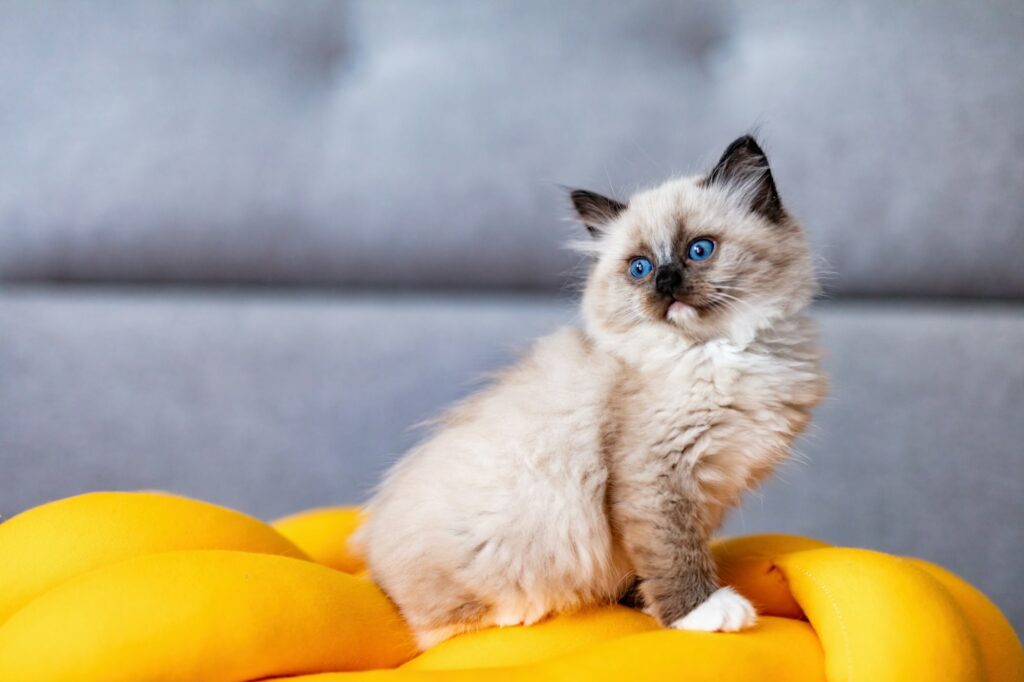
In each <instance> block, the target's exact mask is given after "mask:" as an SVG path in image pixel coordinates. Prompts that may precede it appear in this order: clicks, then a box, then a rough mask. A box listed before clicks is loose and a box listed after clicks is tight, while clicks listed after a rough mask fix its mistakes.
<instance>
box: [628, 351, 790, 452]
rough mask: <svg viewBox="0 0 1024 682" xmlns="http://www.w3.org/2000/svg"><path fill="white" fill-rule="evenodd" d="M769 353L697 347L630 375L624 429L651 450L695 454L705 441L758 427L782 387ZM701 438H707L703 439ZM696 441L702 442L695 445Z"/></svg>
mask: <svg viewBox="0 0 1024 682" xmlns="http://www.w3.org/2000/svg"><path fill="white" fill-rule="evenodd" d="M771 363H772V359H771V358H770V357H764V356H760V355H757V354H754V353H750V352H748V351H744V350H742V349H737V348H734V347H730V346H726V345H721V346H709V347H706V348H701V349H699V350H695V351H694V352H692V353H689V354H687V355H685V356H683V357H681V358H679V359H678V360H677V361H675V362H666V363H665V364H664V365H663V366H661V367H656V366H655V367H647V368H644V371H641V372H637V373H635V374H634V375H633V376H631V377H630V382H631V383H632V384H633V390H631V391H630V395H631V396H632V400H631V401H630V402H631V404H630V405H629V406H628V408H627V409H625V410H624V411H623V417H624V424H623V433H624V435H626V436H627V437H628V439H629V440H630V441H631V444H632V445H633V446H635V447H637V448H638V449H642V450H644V451H646V452H648V453H650V454H651V455H652V456H655V457H661V458H670V459H685V458H686V457H687V456H690V457H691V458H696V457H697V456H699V454H700V451H701V449H702V448H703V449H707V448H708V447H709V446H712V445H713V443H711V442H707V441H710V439H711V438H712V437H713V436H715V435H716V432H717V436H718V437H719V439H721V438H724V437H725V436H726V435H727V434H728V433H730V432H733V431H736V430H737V429H740V428H747V429H752V428H756V424H754V423H753V422H756V421H757V420H758V419H759V417H761V416H762V415H765V414H768V413H770V412H771V410H772V409H773V405H775V404H777V403H778V401H779V396H780V394H781V393H783V392H784V391H785V387H784V383H785V380H784V378H783V377H781V376H775V375H777V374H778V372H773V371H772V368H771ZM702 439H703V440H704V441H706V442H704V443H703V444H701V441H702ZM698 445H700V447H696V446H698Z"/></svg>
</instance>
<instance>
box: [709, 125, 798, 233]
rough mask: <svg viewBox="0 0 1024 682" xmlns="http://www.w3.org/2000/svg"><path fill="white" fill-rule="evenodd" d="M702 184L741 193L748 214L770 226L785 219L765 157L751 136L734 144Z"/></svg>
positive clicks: (737, 140)
mask: <svg viewBox="0 0 1024 682" xmlns="http://www.w3.org/2000/svg"><path fill="white" fill-rule="evenodd" d="M701 184H702V185H703V186H705V187H710V186H712V185H719V186H721V187H725V188H728V189H729V190H730V191H734V192H736V193H738V194H740V196H741V197H742V198H743V201H744V203H745V204H746V205H747V206H748V207H749V208H750V210H751V211H753V212H754V213H757V214H759V215H761V216H763V217H765V218H767V219H768V220H770V221H771V222H773V223H777V222H780V221H781V220H782V219H783V217H785V214H786V213H785V210H784V209H783V208H782V201H781V200H780V199H779V193H778V191H777V190H776V188H775V180H774V179H773V178H772V170H771V168H770V167H769V165H768V157H767V156H765V153H764V150H762V149H761V146H760V145H759V144H757V140H755V139H754V138H753V137H752V136H750V135H744V136H743V137H740V138H738V139H736V140H735V141H733V143H732V144H730V145H729V146H728V148H726V150H725V153H723V154H722V158H721V159H719V161H718V163H717V164H716V165H715V167H714V168H712V169H711V172H710V173H708V175H707V177H706V178H704V180H703V181H702V183H701Z"/></svg>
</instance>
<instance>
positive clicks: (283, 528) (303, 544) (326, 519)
mask: <svg viewBox="0 0 1024 682" xmlns="http://www.w3.org/2000/svg"><path fill="white" fill-rule="evenodd" d="M361 520H362V514H361V513H360V511H359V510H358V509H356V508H355V507H321V508H320V509H311V510H309V511H306V512H302V513H300V514H294V515H292V516H286V517H285V518H283V519H279V520H277V521H274V522H273V523H272V524H270V525H271V526H273V528H274V530H276V531H277V532H278V533H280V534H281V535H283V536H285V537H286V538H288V539H289V540H291V541H292V542H293V543H295V545H296V546H298V547H299V548H300V549H302V551H304V552H305V553H306V554H308V555H309V557H310V558H311V559H312V560H313V561H316V562H317V563H320V564H323V565H324V566H330V567H331V568H334V569H337V570H339V571H344V572H345V573H359V572H360V571H362V570H363V569H364V568H366V567H365V566H364V565H363V560H362V558H361V557H358V556H353V555H352V554H351V553H350V552H349V551H348V547H347V545H346V542H345V541H346V540H347V539H348V536H349V535H351V534H352V532H353V531H355V529H356V528H357V527H358V526H359V523H360V521H361Z"/></svg>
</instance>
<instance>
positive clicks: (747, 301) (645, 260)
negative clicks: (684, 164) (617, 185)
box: [571, 136, 816, 341]
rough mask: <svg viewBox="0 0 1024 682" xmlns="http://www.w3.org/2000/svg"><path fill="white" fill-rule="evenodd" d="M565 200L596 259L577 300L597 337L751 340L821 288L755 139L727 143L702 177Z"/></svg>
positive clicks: (799, 232) (576, 193)
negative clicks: (622, 197)
mask: <svg viewBox="0 0 1024 682" xmlns="http://www.w3.org/2000/svg"><path fill="white" fill-rule="evenodd" d="M571 197H572V201H573V205H574V206H575V208H576V212H577V214H578V216H579V218H580V220H581V221H582V222H583V224H584V225H585V226H586V228H587V231H588V232H589V233H590V235H591V237H592V239H591V240H589V242H588V243H587V244H586V245H585V246H584V250H585V251H587V252H589V253H591V254H593V255H594V256H595V257H596V259H595V262H594V264H593V267H592V268H591V271H590V275H589V277H588V279H587V284H586V289H585V292H584V299H583V310H584V316H585V318H586V322H587V325H588V327H589V328H590V329H591V331H592V332H594V333H595V334H599V335H614V336H617V337H618V336H622V335H625V336H626V337H627V338H628V337H629V336H630V335H635V334H645V333H646V334H656V335H659V336H662V335H664V334H666V333H671V334H675V335H678V336H680V337H683V338H685V339H688V340H690V341H708V340H711V339H716V338H727V339H732V340H740V339H744V338H747V339H749V338H750V337H752V336H753V334H754V333H756V331H757V330H759V329H763V328H765V327H767V326H768V325H770V324H771V323H772V321H773V320H776V319H779V318H781V317H785V316H788V315H792V314H793V313H795V312H797V311H798V310H800V309H801V308H803V307H804V306H806V305H807V304H808V303H809V302H810V300H811V298H812V297H813V295H814V292H815V290H816V285H815V280H814V270H813V267H812V263H811V258H810V254H809V250H808V246H807V242H806V239H805V238H804V234H803V231H802V229H801V228H800V226H799V225H798V224H797V223H796V222H795V221H794V220H792V219H791V218H790V217H789V215H788V214H787V213H786V211H785V210H784V209H783V207H782V202H781V201H780V200H779V195H778V193H777V192H776V189H775V182H774V180H773V179H772V173H771V170H770V168H769V167H768V160H767V158H766V157H765V155H764V152H763V151H761V148H760V147H759V146H758V144H757V142H756V141H754V139H753V138H752V137H749V136H747V137H741V138H740V139H738V140H736V141H735V142H733V143H732V144H731V145H729V148H728V149H726V150H725V153H724V154H723V155H722V158H721V160H720V161H719V162H718V164H717V165H716V166H715V167H714V168H713V169H712V170H711V172H710V173H708V174H707V175H704V176H696V177H689V178H681V179H677V180H670V181H669V182H666V183H665V184H663V185H661V186H660V187H657V188H655V189H651V190H648V191H645V192H641V193H639V194H636V195H635V196H633V197H632V198H630V200H629V202H628V203H626V204H623V203H620V202H618V201H615V200H614V199H609V198H607V197H603V196H601V195H599V194H595V193H593V192H588V191H585V190H574V191H573V192H572V194H571Z"/></svg>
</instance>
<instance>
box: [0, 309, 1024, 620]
mask: <svg viewBox="0 0 1024 682" xmlns="http://www.w3.org/2000/svg"><path fill="white" fill-rule="evenodd" d="M815 314H816V315H817V317H818V318H819V319H820V321H821V323H822V327H823V331H824V337H825V344H826V346H827V348H828V351H829V358H828V370H829V372H830V373H831V375H832V383H833V388H832V395H833V396H834V397H833V398H831V399H829V400H828V401H826V402H825V403H824V404H823V405H822V407H821V408H820V409H819V410H818V411H817V414H816V417H815V420H814V422H813V424H812V427H811V429H810V432H809V434H808V436H807V437H806V438H804V439H803V440H802V441H801V443H800V445H799V446H798V450H799V452H800V453H801V456H800V457H798V460H799V461H798V462H794V463H793V464H792V465H790V466H787V467H784V468H783V469H782V471H780V472H779V474H778V476H776V478H775V479H774V480H773V481H771V482H770V483H769V484H768V485H767V486H766V488H765V489H764V491H763V494H762V493H758V494H755V495H752V496H751V497H750V499H749V500H748V501H747V503H746V505H745V506H744V507H743V508H742V509H741V510H740V511H739V512H737V513H736V514H734V515H733V518H732V520H731V522H730V523H729V525H728V527H727V529H726V531H727V532H730V533H750V532H766V531H767V532H792V533H798V534H802V535H808V536H813V537H819V538H821V539H822V540H826V541H828V542H831V543H836V544H842V545H850V546H865V547H873V548H876V549H880V550H883V551H891V552H899V553H902V554H916V555H920V556H923V557H925V558H928V559H930V560H933V561H938V562H939V563H942V564H943V565H946V566H949V567H950V568H952V569H953V570H954V571H956V572H957V573H960V574H961V575H963V576H964V577H965V578H967V579H968V580H969V581H971V582H973V583H975V584H977V585H978V586H979V587H981V588H982V590H984V591H985V592H987V593H989V594H991V595H993V597H994V598H995V600H996V602H997V603H999V604H1001V605H1002V606H1003V608H1004V609H1006V610H1007V612H1008V614H1009V615H1010V617H1011V619H1012V620H1013V621H1014V622H1015V623H1016V624H1017V626H1018V627H1021V626H1024V596H1022V593H1021V591H1020V590H1019V589H1018V588H1019V576H1020V575H1021V573H1022V571H1024V564H1022V555H1021V552H1020V547H1019V545H1020V542H1019V541H1020V537H1019V527H1018V524H1016V523H1015V522H1016V520H1017V519H1019V518H1022V517H1024V498H1022V497H1021V495H1020V491H1019V482H1020V476H1019V473H1018V472H1019V470H1020V443H1021V442H1024V422H1022V421H1021V420H1020V418H1019V417H1020V414H1019V413H1020V396H1021V395H1024V371H1022V369H1021V366H1020V363H1019V362H1017V358H1018V356H1019V351H1020V348H1022V347H1024V312H1022V311H1021V309H1020V307H1019V306H1012V307H992V308H973V309H972V308H965V307H962V306H956V305H920V306H906V305H903V306H899V305H852V304H830V305H822V306H820V307H819V308H818V309H817V310H816V313H815ZM572 317H573V315H572V312H571V308H570V307H569V305H568V303H567V302H566V301H562V300H558V299H552V298H543V297H511V298H510V297H498V296H494V297H463V298H458V297H455V298H436V297H426V296H417V297H408V296H381V295H375V296H369V295H363V296H341V297H328V296H312V295H307V296H299V297H285V296H281V295H256V294H252V293H249V294H237V293H236V294H232V293H224V294H222V295H220V296H214V297H210V296H205V297H201V296H198V295H195V294H189V293H180V292H179V293H172V292H152V291H151V292H136V293H128V294H126V293H118V292H109V291H93V292H82V291H75V290H58V291H47V290H45V289H10V290H9V291H7V292H6V293H3V294H0V330H3V333H0V377H3V380H2V381H0V471H2V472H4V474H3V476H2V477H0V517H7V516H10V515H11V514H13V513H15V512H17V511H20V510H22V509H25V508H27V507H29V506H32V505H35V504H39V503H41V502H45V501H47V500H51V499H55V498H58V497H63V496H66V495H71V494H74V493H79V492H84V491H88V490H102V489H154V488H155V489H165V490H172V491H175V492H181V493H184V494H188V495H194V496H197V497H201V498H204V499H209V500H212V501H215V502H218V503H222V504H227V505H230V506H235V507H239V508H241V509H243V510H245V511H248V512H251V513H255V514H258V515H261V516H264V517H270V516H279V515H282V514H285V513H288V512H292V511H295V510H298V509H302V508H308V507H312V506H318V505H329V504H337V503H357V502H361V501H362V500H364V499H365V497H366V495H367V493H368V491H369V490H370V488H371V487H372V486H373V485H374V484H375V483H376V482H377V481H378V480H379V478H380V476H381V474H382V473H383V471H384V470H385V469H386V468H387V467H388V466H389V465H390V464H391V463H392V462H394V461H395V459H396V458H397V457H398V456H399V455H400V454H401V453H402V452H403V451H404V450H405V449H406V448H408V447H410V446H411V445H412V444H413V443H415V442H416V440H417V439H418V438H420V437H421V436H422V430H419V429H414V428H412V425H414V424H416V423H418V422H421V421H423V420H424V419H427V418H429V417H430V416H432V415H434V414H436V413H437V411H438V410H440V409H441V408H442V407H443V406H445V405H447V404H449V403H450V402H451V401H453V400H455V399H457V398H459V397H461V396H464V395H466V394H467V393H468V392H469V391H471V390H473V388H474V387H475V386H477V385H479V380H480V378H481V377H482V376H483V374H484V373H486V372H488V371H491V370H493V369H496V368H498V367H500V366H501V365H503V364H506V363H507V362H509V361H510V360H511V359H512V358H513V357H514V356H515V354H516V353H517V352H518V351H519V350H521V349H523V348H524V346H525V344H526V343H528V340H529V339H531V338H533V337H535V336H537V335H539V334H543V333H545V332H547V331H548V330H550V329H553V328H554V327H555V326H557V325H559V324H562V323H564V322H566V321H569V320H571V319H572Z"/></svg>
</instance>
